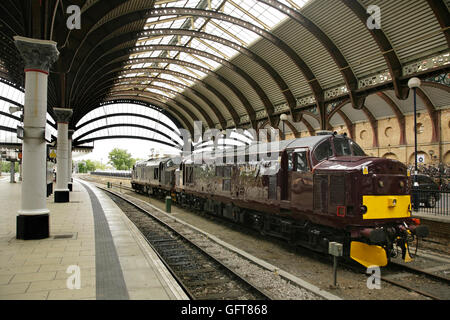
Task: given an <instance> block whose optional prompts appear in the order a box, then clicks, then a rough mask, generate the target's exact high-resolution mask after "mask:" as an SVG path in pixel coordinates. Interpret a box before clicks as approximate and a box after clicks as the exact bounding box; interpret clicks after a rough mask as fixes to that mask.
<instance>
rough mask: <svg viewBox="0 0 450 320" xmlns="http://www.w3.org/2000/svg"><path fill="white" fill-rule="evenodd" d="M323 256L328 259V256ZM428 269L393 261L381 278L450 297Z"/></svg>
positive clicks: (448, 286)
mask: <svg viewBox="0 0 450 320" xmlns="http://www.w3.org/2000/svg"><path fill="white" fill-rule="evenodd" d="M112 187H116V188H122V189H123V190H127V191H132V192H134V190H133V189H132V188H130V187H126V186H123V185H119V184H112ZM322 258H324V259H327V258H328V257H322ZM449 263H450V260H449ZM345 266H346V267H348V268H349V269H351V270H354V271H355V272H358V273H359V272H361V268H355V267H354V266H353V267H352V266H351V265H348V264H346V263H345ZM445 266H446V264H445V263H444V264H443V265H441V266H438V267H437V268H435V269H437V270H439V269H441V271H443V270H450V264H449V265H448V266H449V268H446V267H445ZM432 269H433V268H432ZM427 270H428V269H427V268H418V267H413V266H411V265H409V264H404V263H397V262H391V264H390V266H389V267H388V268H384V269H383V270H382V273H383V276H382V278H381V280H382V281H384V282H385V283H389V284H391V285H393V286H396V287H400V288H403V289H405V290H408V291H411V292H416V293H417V294H419V295H422V296H424V297H428V298H430V299H433V300H448V299H450V279H449V278H448V277H445V276H442V275H439V274H436V273H435V272H432V271H427Z"/></svg>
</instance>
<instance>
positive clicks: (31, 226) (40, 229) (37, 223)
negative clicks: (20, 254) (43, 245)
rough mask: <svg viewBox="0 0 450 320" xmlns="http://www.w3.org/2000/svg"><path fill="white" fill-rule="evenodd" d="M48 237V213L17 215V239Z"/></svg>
mask: <svg viewBox="0 0 450 320" xmlns="http://www.w3.org/2000/svg"><path fill="white" fill-rule="evenodd" d="M48 237H50V218H49V215H48V214H41V215H31V216H28V215H18V216H17V230H16V238H17V239H18V240H40V239H46V238H48Z"/></svg>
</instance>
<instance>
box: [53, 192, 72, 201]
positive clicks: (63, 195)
mask: <svg viewBox="0 0 450 320" xmlns="http://www.w3.org/2000/svg"><path fill="white" fill-rule="evenodd" d="M69 201H70V192H69V190H55V203H67V202H69Z"/></svg>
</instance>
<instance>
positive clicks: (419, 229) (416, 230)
mask: <svg viewBox="0 0 450 320" xmlns="http://www.w3.org/2000/svg"><path fill="white" fill-rule="evenodd" d="M409 230H410V231H411V233H412V234H414V235H416V236H417V237H419V238H426V237H428V235H429V234H430V230H429V229H428V227H427V226H410V227H409Z"/></svg>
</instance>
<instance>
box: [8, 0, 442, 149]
mask: <svg viewBox="0 0 450 320" xmlns="http://www.w3.org/2000/svg"><path fill="white" fill-rule="evenodd" d="M449 4H450V1H449V0H445V1H441V0H398V1H391V0H180V1H171V0H159V1H151V0H129V1H126V0H108V1H106V0H88V1H81V0H78V1H76V0H72V1H68V0H46V1H37V0H36V1H35V0H33V1H29V0H3V1H1V3H0V12H1V14H0V41H1V44H2V45H1V46H0V78H1V81H2V82H1V84H0V89H1V90H0V93H1V94H0V95H1V100H0V107H1V110H0V111H1V113H0V132H1V135H0V139H5V140H4V141H6V140H7V139H8V137H9V138H11V137H10V136H11V134H12V133H13V132H14V130H15V128H16V127H17V125H18V124H19V123H20V119H19V118H18V117H17V115H11V114H10V113H9V112H8V109H9V106H10V105H11V104H13V105H20V104H23V90H24V89H23V86H24V72H23V69H24V66H23V61H22V60H21V58H20V55H19V53H18V51H17V49H16V47H15V44H14V41H13V37H14V36H16V35H20V36H25V37H31V38H39V39H48V40H53V41H56V42H57V44H58V50H59V52H60V56H59V59H58V61H57V62H56V63H55V64H54V65H53V66H52V69H51V72H50V77H49V91H48V113H49V116H48V119H49V125H50V126H51V127H53V128H54V127H55V124H54V120H53V116H54V114H53V108H55V107H58V108H60V107H63V108H72V109H73V117H72V120H71V123H70V127H71V129H73V130H75V134H74V140H75V142H76V143H78V144H79V145H83V144H86V143H90V142H93V141H96V140H102V139H109V138H117V137H137V138H143V139H146V140H150V141H158V142H161V143H163V144H167V145H170V146H174V147H177V146H180V145H181V144H182V143H183V140H182V139H180V131H179V130H180V129H186V130H188V131H190V132H191V133H193V130H194V124H193V123H194V121H201V122H202V123H203V126H204V128H216V129H219V130H224V129H230V128H247V129H250V128H252V129H259V128H263V127H265V126H272V127H275V128H276V127H278V126H279V116H280V115H281V114H286V115H288V121H287V123H286V124H287V127H288V129H287V130H288V131H291V132H292V133H294V134H296V135H298V134H299V132H301V131H309V133H310V134H314V132H315V131H316V130H320V129H322V130H324V129H329V128H330V127H335V126H338V125H343V126H347V128H351V127H352V125H353V124H354V123H356V122H359V121H368V122H370V124H371V125H372V127H373V128H375V126H376V121H377V120H378V119H383V118H387V117H393V118H396V119H397V120H398V122H399V125H400V126H402V125H403V126H404V121H403V120H404V117H405V116H406V115H408V114H410V113H411V112H412V105H413V103H412V95H411V94H410V90H409V88H408V86H407V83H408V80H409V79H410V78H411V77H419V78H421V80H422V86H421V88H420V89H419V90H418V95H419V101H418V102H419V103H418V108H419V110H424V112H428V113H429V114H430V116H431V118H432V120H433V121H435V123H434V125H435V126H436V125H437V122H436V121H437V119H435V118H436V117H435V116H434V114H435V112H436V110H439V109H440V108H446V107H448V106H450V89H449V88H450V87H449V86H450V75H449V66H450V62H449V56H450V50H449V43H450V30H449V24H450V14H449ZM74 5H75V7H73V6H74ZM74 8H75V9H76V8H79V9H80V16H79V25H80V27H81V28H80V29H76V28H75V29H73V30H70V29H69V28H68V22H70V21H72V22H76V21H77V20H76V19H77V18H78V16H77V15H76V10H75V11H73V10H74ZM368 9H370V10H368ZM371 10H372V11H371ZM377 10H378V11H377ZM377 13H379V16H377ZM374 17H375V18H379V19H374ZM375 22H378V23H379V25H376V23H375ZM349 130H350V129H349ZM350 131H351V130H350ZM350 135H352V133H351V132H350ZM13 142H17V141H13V139H12V138H11V143H13Z"/></svg>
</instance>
